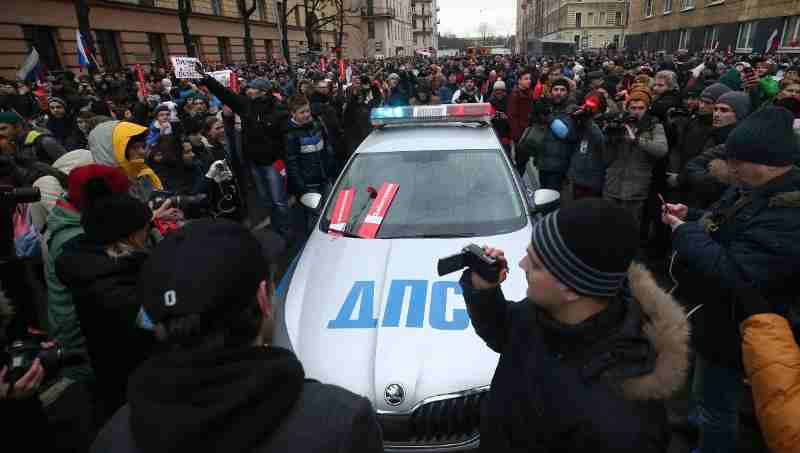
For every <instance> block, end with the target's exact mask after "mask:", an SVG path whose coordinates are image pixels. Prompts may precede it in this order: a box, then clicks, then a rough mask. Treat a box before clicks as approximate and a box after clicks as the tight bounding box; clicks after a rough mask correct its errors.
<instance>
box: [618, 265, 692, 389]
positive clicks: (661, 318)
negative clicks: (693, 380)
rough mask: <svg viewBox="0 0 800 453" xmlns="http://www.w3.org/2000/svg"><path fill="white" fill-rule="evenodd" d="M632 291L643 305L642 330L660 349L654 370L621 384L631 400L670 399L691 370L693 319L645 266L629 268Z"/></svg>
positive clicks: (657, 351)
mask: <svg viewBox="0 0 800 453" xmlns="http://www.w3.org/2000/svg"><path fill="white" fill-rule="evenodd" d="M628 281H629V285H630V291H631V295H632V297H633V298H634V299H636V301H637V302H638V303H639V305H640V306H641V308H642V314H643V316H642V333H643V334H644V336H645V337H646V338H647V339H648V340H649V341H650V343H651V344H652V347H653V349H654V350H655V352H656V359H655V365H654V367H653V370H652V371H651V372H649V373H647V374H644V375H642V376H637V377H631V378H627V379H624V380H623V381H622V382H620V388H621V390H622V393H623V395H624V396H625V398H627V399H630V400H648V399H666V398H669V397H671V396H672V395H673V394H675V392H677V391H678V390H679V389H680V388H681V386H682V385H683V384H684V383H685V382H686V378H687V374H688V370H689V321H688V320H687V319H686V314H685V313H684V310H683V308H682V307H681V306H680V305H678V303H677V302H676V301H675V299H674V298H673V297H672V296H671V295H669V294H667V292H666V291H664V290H663V289H662V288H660V287H659V286H658V284H657V283H656V281H655V279H654V278H653V275H652V274H651V273H650V271H648V270H647V269H646V268H645V267H644V266H642V265H640V264H634V265H632V266H631V268H630V270H629V271H628Z"/></svg>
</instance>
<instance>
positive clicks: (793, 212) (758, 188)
mask: <svg viewBox="0 0 800 453" xmlns="http://www.w3.org/2000/svg"><path fill="white" fill-rule="evenodd" d="M793 122H794V117H793V115H792V114H791V113H790V112H789V111H788V110H786V109H784V108H782V107H769V108H764V109H761V110H759V111H757V112H755V113H753V114H752V115H751V116H750V117H748V118H747V119H746V120H744V122H743V123H741V124H740V125H738V126H737V127H736V129H734V130H733V131H732V132H731V133H730V135H729V136H728V139H727V141H726V142H725V151H724V152H725V155H726V158H727V162H728V164H727V165H728V166H729V170H730V173H731V175H732V176H733V179H732V181H733V185H732V187H730V188H728V189H727V190H726V191H725V193H724V194H723V195H722V198H721V199H720V200H719V201H718V202H717V203H715V204H714V205H712V206H711V208H710V209H708V210H706V211H701V210H694V209H689V208H687V207H686V205H671V204H668V205H667V213H665V214H664V215H663V220H664V223H666V224H668V225H670V226H671V227H672V230H673V233H672V243H673V248H674V249H675V252H676V260H675V275H676V276H677V280H678V282H679V283H680V284H679V285H678V287H677V290H676V295H677V297H679V298H681V299H683V300H685V301H686V302H687V303H688V304H689V305H698V304H703V307H702V308H701V309H700V310H699V311H697V313H696V314H695V315H694V316H693V317H692V323H693V325H694V326H695V329H694V333H693V340H694V343H695V349H696V351H697V364H696V372H695V374H694V380H695V382H694V385H693V386H692V388H693V392H694V395H693V400H694V401H695V405H696V415H697V420H698V422H699V424H700V450H701V451H705V450H708V451H733V450H735V448H736V445H737V444H736V438H737V433H738V427H739V420H738V414H739V404H740V403H741V401H742V398H743V396H744V395H745V388H744V384H743V376H744V375H743V369H742V348H741V344H742V337H741V335H740V332H739V324H740V323H741V321H742V320H743V319H744V315H743V313H741V312H740V310H737V308H736V307H737V306H736V303H735V298H736V295H737V294H738V292H739V289H740V288H742V287H749V286H752V287H755V288H756V289H758V290H759V291H760V293H761V294H762V295H763V296H764V298H765V299H766V300H768V301H770V303H771V304H772V305H773V306H774V309H775V310H776V312H777V313H778V314H781V315H784V316H785V317H787V319H789V320H790V323H792V324H793V326H794V327H795V328H796V327H797V326H798V325H800V319H798V318H797V315H796V313H797V301H798V300H800V299H798V295H799V294H800V293H799V292H798V290H797V285H796V282H797V278H798V276H800V273H798V269H800V170H798V168H797V167H794V166H793V163H794V162H796V160H797V155H798V144H797V138H796V137H795V134H794V132H793V129H792V124H793Z"/></svg>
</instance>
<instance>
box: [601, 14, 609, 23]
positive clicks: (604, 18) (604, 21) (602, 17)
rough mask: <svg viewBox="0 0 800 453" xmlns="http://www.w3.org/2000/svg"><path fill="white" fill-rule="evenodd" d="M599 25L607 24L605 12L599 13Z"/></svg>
mask: <svg viewBox="0 0 800 453" xmlns="http://www.w3.org/2000/svg"><path fill="white" fill-rule="evenodd" d="M600 25H604V26H605V25H608V24H606V13H600Z"/></svg>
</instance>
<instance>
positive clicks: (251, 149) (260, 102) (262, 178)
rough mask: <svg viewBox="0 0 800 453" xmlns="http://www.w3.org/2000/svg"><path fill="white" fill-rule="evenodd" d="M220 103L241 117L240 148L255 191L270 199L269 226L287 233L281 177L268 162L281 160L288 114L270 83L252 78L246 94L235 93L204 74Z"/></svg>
mask: <svg viewBox="0 0 800 453" xmlns="http://www.w3.org/2000/svg"><path fill="white" fill-rule="evenodd" d="M201 83H203V84H204V85H205V86H206V87H207V88H208V90H209V91H210V92H211V93H212V94H214V96H216V97H217V98H218V99H219V100H220V101H221V102H222V103H223V104H225V105H227V106H228V107H230V109H231V110H233V111H234V113H236V114H237V115H239V117H241V119H242V150H243V153H244V156H245V158H246V159H247V160H248V161H250V164H251V165H252V166H253V173H254V179H255V183H256V188H257V189H258V191H259V195H261V196H262V197H266V196H267V194H268V198H269V199H270V200H271V203H272V213H271V216H272V226H273V228H275V230H276V231H277V232H278V233H280V234H281V235H282V236H284V237H287V236H288V234H289V202H288V197H287V195H286V190H285V189H284V182H283V177H282V176H281V175H280V173H279V171H278V170H277V169H276V168H275V167H274V166H273V165H272V164H273V163H275V161H276V160H284V159H285V158H286V156H285V154H284V150H285V145H284V138H285V137H286V122H287V120H288V117H289V114H288V112H287V111H286V109H285V108H284V107H283V106H282V105H281V104H280V103H278V101H277V99H276V98H275V97H274V96H273V95H272V94H270V91H271V90H270V88H271V87H270V83H269V82H268V81H266V80H262V79H255V80H253V81H251V82H250V83H249V84H248V85H247V88H246V89H245V94H246V96H241V95H238V94H236V93H234V92H232V91H230V90H228V89H227V88H225V87H224V86H222V85H221V84H220V83H219V82H217V81H216V80H215V79H214V78H213V77H210V76H208V75H206V77H205V78H204V79H202V82H201Z"/></svg>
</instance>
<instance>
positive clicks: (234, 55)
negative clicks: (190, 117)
mask: <svg viewBox="0 0 800 453" xmlns="http://www.w3.org/2000/svg"><path fill="white" fill-rule="evenodd" d="M89 1H90V4H92V2H91V0H89ZM295 1H298V0H289V4H288V5H289V8H291V6H292V5H293V4H294V2H295ZM211 2H212V0H194V1H193V14H192V16H191V17H190V18H189V31H190V33H191V34H192V36H193V37H195V43H196V44H198V45H199V46H198V47H199V48H198V53H199V56H200V58H201V59H202V60H203V61H205V62H208V63H216V62H220V61H222V60H223V55H222V53H221V48H220V38H222V41H223V44H224V45H225V46H226V47H227V49H228V55H229V57H230V61H232V62H243V61H244V60H245V55H244V27H243V26H242V23H241V18H240V15H239V12H238V9H237V7H236V1H235V0H220V6H221V9H222V11H221V13H222V15H214V14H213V13H214V10H213V8H212V3H211ZM138 3H139V0H117V1H114V2H109V1H107V2H103V3H100V4H93V5H92V9H91V13H90V23H91V27H92V30H93V32H94V36H95V42H96V46H95V47H96V48H97V57H98V60H100V63H101V65H104V64H105V62H103V61H102V52H101V51H100V48H99V47H100V46H99V44H100V43H99V39H98V33H105V36H111V37H112V38H113V40H114V43H115V44H116V47H117V49H118V51H119V57H120V60H121V63H122V64H123V65H133V64H137V63H140V64H142V65H143V66H145V69H147V68H146V67H147V66H148V64H149V63H150V62H151V61H152V60H153V59H154V58H155V55H156V51H155V49H154V48H153V47H152V46H151V41H150V40H151V38H152V37H154V36H160V38H158V39H160V40H161V42H162V44H161V46H160V47H161V48H162V49H163V54H164V56H165V58H167V59H168V58H169V57H170V56H182V55H186V48H185V46H184V42H183V36H182V34H181V30H180V23H179V21H178V16H177V12H176V10H175V8H176V5H177V0H154V2H153V3H154V5H155V6H154V7H142V6H139V5H138ZM2 5H3V13H4V14H3V18H2V19H0V43H2V45H1V46H0V76H2V77H7V78H15V77H16V72H17V70H18V68H19V67H20V66H21V64H22V63H23V61H24V60H25V57H26V56H27V54H28V53H29V51H30V45H31V39H30V36H26V30H27V33H28V34H30V31H31V30H32V27H46V28H47V30H49V32H50V34H51V36H52V39H53V45H54V48H55V52H56V54H57V57H58V60H59V61H60V63H61V66H62V69H65V70H72V71H75V72H78V71H79V70H80V68H79V66H78V56H77V48H76V43H75V31H76V28H77V18H76V16H75V6H74V4H73V2H72V1H69V0H2ZM263 6H264V8H258V9H257V11H256V13H255V14H253V16H252V17H251V34H252V38H253V51H254V54H255V58H256V60H257V61H263V60H265V59H266V58H267V56H268V54H271V55H272V56H273V57H279V56H280V49H281V46H280V36H279V33H278V29H277V26H276V25H275V12H274V2H273V1H271V0H265V1H264V3H263ZM302 16H303V15H302V14H300V13H299V12H298V14H296V15H292V16H290V18H289V33H288V34H289V47H290V53H291V54H292V57H293V58H294V60H293V61H297V60H296V59H297V54H298V53H300V52H304V51H306V50H307V42H306V37H305V33H304V32H303V28H302V26H303V17H302ZM355 20H360V19H359V18H356V19H355ZM348 28H351V27H348ZM107 32H111V33H110V34H109V33H107ZM345 33H346V35H345V39H344V54H345V56H346V57H359V56H360V55H362V53H360V52H359V50H358V49H357V47H358V46H357V42H356V39H355V38H356V37H355V36H352V33H350V30H346V31H345ZM321 40H322V43H323V46H325V47H328V48H329V47H332V46H333V45H334V44H335V39H334V35H333V33H324V34H323V36H322V39H321ZM325 50H328V49H325ZM51 69H52V68H51Z"/></svg>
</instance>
